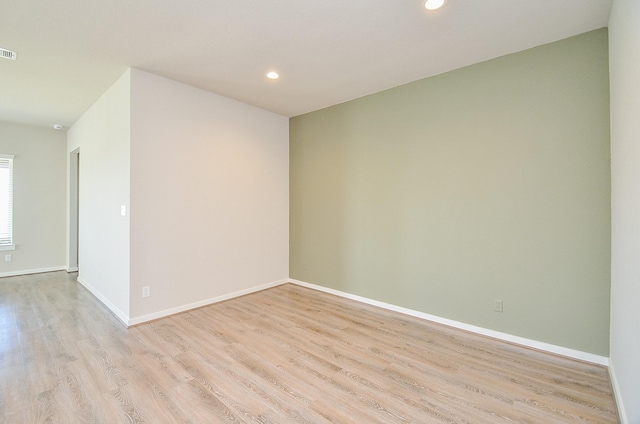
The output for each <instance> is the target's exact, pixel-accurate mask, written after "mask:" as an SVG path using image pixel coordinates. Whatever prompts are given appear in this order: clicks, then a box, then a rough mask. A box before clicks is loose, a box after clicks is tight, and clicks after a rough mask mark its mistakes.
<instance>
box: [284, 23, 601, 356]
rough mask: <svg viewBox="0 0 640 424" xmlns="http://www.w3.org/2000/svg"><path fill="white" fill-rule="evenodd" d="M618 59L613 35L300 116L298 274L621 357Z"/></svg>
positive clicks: (294, 203) (295, 197)
mask: <svg viewBox="0 0 640 424" xmlns="http://www.w3.org/2000/svg"><path fill="white" fill-rule="evenodd" d="M607 61H608V55H607V31H606V29H603V30H598V31H594V32H590V33H586V34H583V35H580V36H577V37H573V38H570V39H567V40H563V41H560V42H556V43H553V44H549V45H545V46H541V47H538V48H535V49H531V50H527V51H524V52H520V53H516V54H513V55H509V56H505V57H502V58H498V59H494V60H491V61H488V62H484V63H481V64H477V65H474V66H470V67H467V68H463V69H460V70H456V71H453V72H449V73H447V74H443V75H440V76H436V77H432V78H428V79H425V80H421V81H417V82H414V83H411V84H408V85H405V86H401V87H398V88H395V89H391V90H388V91H384V92H381V93H378V94H375V95H372V96H368V97H364V98H361V99H357V100H354V101H351V102H348V103H344V104H341V105H338V106H334V107H331V108H327V109H324V110H320V111H317V112H313V113H310V114H307V115H302V116H299V117H295V118H293V119H292V120H291V126H290V150H291V175H290V178H291V183H290V191H291V209H290V222H291V225H290V252H291V253H290V276H291V278H295V279H298V280H302V281H306V282H309V283H314V284H319V285H323V286H326V287H329V288H334V289H337V290H342V291H345V292H349V293H353V294H357V295H361V296H365V297H369V298H373V299H376V300H381V301H384V302H388V303H392V304H396V305H399V306H404V307H408V308H412V309H415V310H419V311H423V312H427V313H430V314H434V315H438V316H441V317H445V318H449V319H454V320H458V321H461V322H465V323H469V324H473V325H477V326H481V327H485V328H490V329H493V330H497V331H502V332H506V333H509V334H514V335H518V336H522V337H527V338H531V339H535V340H539V341H543V342H547V343H552V344H556V345H560V346H564V347H569V348H573V349H578V350H582V351H585V352H590V353H595V354H599V355H604V356H607V355H608V339H609V332H608V326H609V283H610V276H609V269H610V200H609V199H610V162H609V145H610V144H609V117H608V116H609V112H608V110H609V101H608V95H609V92H608V83H609V80H608V65H607ZM494 299H502V300H503V301H504V312H502V313H499V312H494V311H493V307H494Z"/></svg>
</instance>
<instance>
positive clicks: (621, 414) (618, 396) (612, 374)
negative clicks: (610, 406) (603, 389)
mask: <svg viewBox="0 0 640 424" xmlns="http://www.w3.org/2000/svg"><path fill="white" fill-rule="evenodd" d="M609 379H610V380H611V387H613V398H614V399H615V400H616V405H617V406H618V418H619V419H620V424H628V423H629V420H628V419H627V413H626V411H625V409H624V404H623V403H622V391H621V390H620V386H619V385H618V378H617V377H616V370H615V368H614V367H613V362H612V361H611V359H609Z"/></svg>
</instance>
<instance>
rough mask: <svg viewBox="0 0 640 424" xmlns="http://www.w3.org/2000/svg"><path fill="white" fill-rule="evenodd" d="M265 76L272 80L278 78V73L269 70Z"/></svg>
mask: <svg viewBox="0 0 640 424" xmlns="http://www.w3.org/2000/svg"><path fill="white" fill-rule="evenodd" d="M267 78H269V79H272V80H274V79H278V78H280V75H278V73H277V72H274V71H271V72H269V73H268V74H267Z"/></svg>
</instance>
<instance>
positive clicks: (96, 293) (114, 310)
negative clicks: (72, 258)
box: [78, 277, 129, 327]
mask: <svg viewBox="0 0 640 424" xmlns="http://www.w3.org/2000/svg"><path fill="white" fill-rule="evenodd" d="M78 283H80V284H82V286H83V287H84V288H85V289H87V290H89V292H91V294H92V295H94V296H95V297H96V299H98V300H99V301H100V302H101V303H102V304H103V305H104V306H106V307H107V309H109V310H110V311H111V312H112V313H113V314H114V315H115V316H116V318H118V319H119V320H120V321H121V322H122V324H123V325H124V326H125V327H126V326H127V322H129V317H128V316H127V314H125V313H124V312H122V311H121V310H120V309H118V308H117V307H116V305H114V304H113V303H111V302H110V301H109V299H107V298H106V297H104V296H103V295H102V293H100V292H99V291H98V290H96V289H95V287H93V286H92V285H91V284H89V282H88V281H87V280H85V279H84V278H82V277H78Z"/></svg>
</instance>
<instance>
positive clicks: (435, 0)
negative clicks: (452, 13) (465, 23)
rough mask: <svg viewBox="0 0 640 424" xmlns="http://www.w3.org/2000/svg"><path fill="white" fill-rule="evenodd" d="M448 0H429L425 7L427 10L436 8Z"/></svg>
mask: <svg viewBox="0 0 640 424" xmlns="http://www.w3.org/2000/svg"><path fill="white" fill-rule="evenodd" d="M446 2H447V0H427V1H426V2H424V7H425V9H427V10H436V9H440V8H441V7H442V6H444V4H445V3H446Z"/></svg>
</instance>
